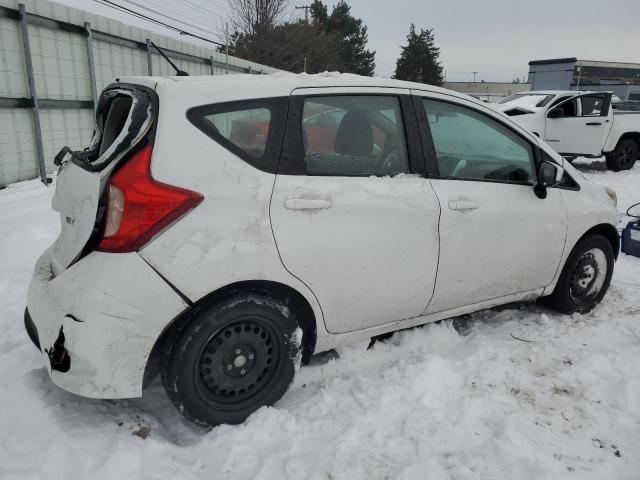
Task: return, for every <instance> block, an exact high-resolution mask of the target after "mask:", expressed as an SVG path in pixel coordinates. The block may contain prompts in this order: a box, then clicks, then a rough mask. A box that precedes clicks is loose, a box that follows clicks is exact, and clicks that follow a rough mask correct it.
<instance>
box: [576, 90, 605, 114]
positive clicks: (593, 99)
mask: <svg viewBox="0 0 640 480" xmlns="http://www.w3.org/2000/svg"><path fill="white" fill-rule="evenodd" d="M580 102H581V103H582V116H583V117H590V116H599V115H600V114H601V113H602V106H603V105H604V95H585V96H583V97H580Z"/></svg>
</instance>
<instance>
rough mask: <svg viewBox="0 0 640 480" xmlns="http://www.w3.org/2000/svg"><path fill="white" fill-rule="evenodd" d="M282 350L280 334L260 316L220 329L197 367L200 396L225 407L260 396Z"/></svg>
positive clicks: (202, 353)
mask: <svg viewBox="0 0 640 480" xmlns="http://www.w3.org/2000/svg"><path fill="white" fill-rule="evenodd" d="M279 350H280V345H279V344H278V341H277V338H276V333H275V332H274V331H273V329H272V328H270V326H269V325H268V324H265V322H264V321H262V319H261V318H260V317H245V318H242V319H241V320H239V321H238V322H236V323H232V324H230V325H229V326H227V327H225V328H223V329H221V330H219V331H218V332H217V333H216V334H215V335H214V336H213V337H212V338H211V339H210V340H209V341H208V342H207V343H206V345H204V347H203V348H202V351H201V352H200V355H199V360H198V364H197V365H195V368H196V370H197V372H195V373H194V377H195V379H196V385H197V387H198V388H199V390H200V394H201V395H204V396H206V397H207V398H208V399H210V400H211V401H213V402H217V403H221V404H225V403H231V404H234V403H238V402H242V401H245V400H247V399H249V398H251V397H254V396H256V395H260V392H261V390H262V388H263V387H265V386H266V385H268V384H269V381H270V380H271V378H272V377H273V374H274V373H275V372H276V371H277V369H278V359H279V357H280V355H279V353H280V352H279Z"/></svg>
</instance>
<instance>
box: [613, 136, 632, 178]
mask: <svg viewBox="0 0 640 480" xmlns="http://www.w3.org/2000/svg"><path fill="white" fill-rule="evenodd" d="M637 159H638V143H637V142H636V141H635V140H634V139H632V138H625V139H624V140H621V141H620V142H618V146H617V147H616V149H615V150H614V151H613V152H612V153H611V154H609V155H607V156H606V160H607V168H608V169H609V170H612V171H614V172H619V171H620V170H630V169H631V168H633V165H634V164H635V163H636V160H637Z"/></svg>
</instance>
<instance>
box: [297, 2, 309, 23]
mask: <svg viewBox="0 0 640 480" xmlns="http://www.w3.org/2000/svg"><path fill="white" fill-rule="evenodd" d="M295 9H296V10H304V22H305V23H309V10H310V9H311V5H296V6H295Z"/></svg>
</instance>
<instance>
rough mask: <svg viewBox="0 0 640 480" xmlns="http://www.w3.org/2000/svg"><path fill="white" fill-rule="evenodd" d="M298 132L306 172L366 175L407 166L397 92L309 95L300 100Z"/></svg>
mask: <svg viewBox="0 0 640 480" xmlns="http://www.w3.org/2000/svg"><path fill="white" fill-rule="evenodd" d="M302 135H303V142H304V155H305V165H306V170H307V173H308V174H311V175H344V176H365V175H395V174H398V173H404V172H408V171H409V162H408V156H407V142H406V138H405V133H404V125H403V122H402V111H401V109H400V101H399V99H398V98H397V97H391V96H367V95H357V96H355V95H354V96H349V95H337V96H326V97H309V98H307V99H305V102H304V110H303V117H302Z"/></svg>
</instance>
